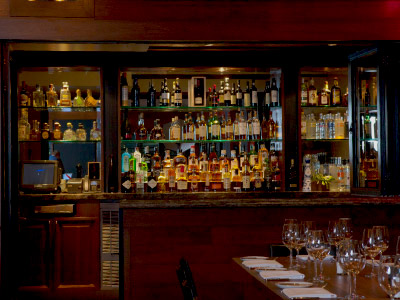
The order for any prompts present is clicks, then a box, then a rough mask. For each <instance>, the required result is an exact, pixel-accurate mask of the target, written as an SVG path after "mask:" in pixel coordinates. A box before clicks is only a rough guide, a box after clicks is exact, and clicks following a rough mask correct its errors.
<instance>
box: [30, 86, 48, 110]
mask: <svg viewBox="0 0 400 300" xmlns="http://www.w3.org/2000/svg"><path fill="white" fill-rule="evenodd" d="M32 100H33V106H36V107H45V101H44V94H43V91H42V89H41V88H40V85H39V84H36V90H35V91H34V92H33V93H32Z"/></svg>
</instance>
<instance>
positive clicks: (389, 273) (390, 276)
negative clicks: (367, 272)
mask: <svg viewBox="0 0 400 300" xmlns="http://www.w3.org/2000/svg"><path fill="white" fill-rule="evenodd" d="M378 282H379V285H380V287H381V288H382V289H383V290H384V291H385V292H386V293H387V294H388V295H389V297H390V299H392V300H393V299H394V296H395V295H396V294H397V293H398V292H400V264H399V256H398V255H396V256H395V255H382V256H381V259H380V261H379V271H378Z"/></svg>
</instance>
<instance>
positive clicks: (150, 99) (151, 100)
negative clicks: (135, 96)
mask: <svg viewBox="0 0 400 300" xmlns="http://www.w3.org/2000/svg"><path fill="white" fill-rule="evenodd" d="M147 106H148V107H154V106H156V89H155V88H154V85H153V80H151V81H150V82H149V91H148V92H147Z"/></svg>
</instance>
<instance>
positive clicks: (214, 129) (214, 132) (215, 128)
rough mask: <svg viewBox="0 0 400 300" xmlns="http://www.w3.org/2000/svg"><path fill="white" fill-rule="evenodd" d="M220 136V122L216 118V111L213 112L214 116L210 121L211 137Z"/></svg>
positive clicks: (218, 137)
mask: <svg viewBox="0 0 400 300" xmlns="http://www.w3.org/2000/svg"><path fill="white" fill-rule="evenodd" d="M220 138H221V124H220V122H219V119H218V114H217V112H214V117H213V119H212V123H211V139H212V140H219V139H220Z"/></svg>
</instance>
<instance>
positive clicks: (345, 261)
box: [338, 239, 366, 300]
mask: <svg viewBox="0 0 400 300" xmlns="http://www.w3.org/2000/svg"><path fill="white" fill-rule="evenodd" d="M338 260H339V264H340V265H341V266H342V268H343V269H344V270H345V271H347V272H348V273H350V275H351V277H352V280H350V286H349V296H348V299H352V300H353V299H360V298H362V297H361V296H360V295H357V293H356V289H357V275H358V274H359V273H360V272H361V271H362V270H363V269H364V267H365V263H366V257H365V254H364V252H363V250H362V245H361V243H360V242H359V241H357V240H351V239H347V240H344V241H342V242H341V243H340V245H339V251H338Z"/></svg>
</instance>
